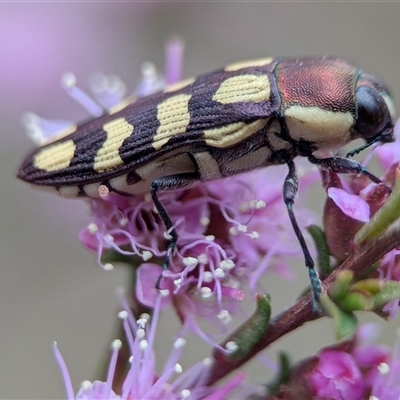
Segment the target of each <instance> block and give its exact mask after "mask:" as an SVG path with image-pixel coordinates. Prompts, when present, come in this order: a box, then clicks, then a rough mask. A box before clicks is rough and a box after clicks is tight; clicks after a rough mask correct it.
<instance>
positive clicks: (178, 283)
mask: <svg viewBox="0 0 400 400" xmlns="http://www.w3.org/2000/svg"><path fill="white" fill-rule="evenodd" d="M182 281H183V280H182V278H178V279H175V280H174V285H175V286H176V287H177V288H180V287H181V284H182Z"/></svg>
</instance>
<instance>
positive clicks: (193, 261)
mask: <svg viewBox="0 0 400 400" xmlns="http://www.w3.org/2000/svg"><path fill="white" fill-rule="evenodd" d="M198 263H199V260H198V259H197V258H195V257H185V258H184V259H183V264H184V265H186V266H187V267H196V266H197V264H198Z"/></svg>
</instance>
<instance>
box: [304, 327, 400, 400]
mask: <svg viewBox="0 0 400 400" xmlns="http://www.w3.org/2000/svg"><path fill="white" fill-rule="evenodd" d="M375 331H376V329H375V328H374V327H373V326H371V325H365V326H363V327H362V328H360V329H359V331H358V333H357V335H356V336H355V337H354V339H353V340H350V341H347V342H344V343H341V344H339V345H336V346H334V347H331V348H327V349H323V350H322V351H320V353H319V354H318V356H317V357H316V359H317V362H316V364H315V366H314V367H313V368H312V370H311V372H310V374H309V382H310V386H311V389H312V392H313V394H314V395H317V396H319V397H322V398H333V399H338V400H345V399H364V398H369V399H371V400H372V399H398V398H399V395H400V385H399V380H398V373H399V368H400V364H399V360H396V359H395V357H392V356H391V354H390V350H389V349H387V348H385V347H384V346H379V345H373V344H370V343H369V341H370V339H371V338H372V336H373V335H374V332H375ZM314 361H315V360H314Z"/></svg>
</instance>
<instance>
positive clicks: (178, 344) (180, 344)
mask: <svg viewBox="0 0 400 400" xmlns="http://www.w3.org/2000/svg"><path fill="white" fill-rule="evenodd" d="M184 346H186V340H185V339H184V338H177V339H176V340H175V342H174V347H175V348H176V349H180V348H181V347H184Z"/></svg>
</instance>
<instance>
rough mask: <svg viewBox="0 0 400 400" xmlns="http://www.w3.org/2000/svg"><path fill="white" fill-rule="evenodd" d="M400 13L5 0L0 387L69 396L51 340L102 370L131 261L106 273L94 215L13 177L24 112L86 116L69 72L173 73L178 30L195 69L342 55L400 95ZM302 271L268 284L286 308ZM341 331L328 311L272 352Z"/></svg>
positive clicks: (315, 201) (398, 8)
mask: <svg viewBox="0 0 400 400" xmlns="http://www.w3.org/2000/svg"><path fill="white" fill-rule="evenodd" d="M399 17H400V4H399V3H396V2H394V3H385V2H376V3H370V2H352V3H346V2H337V3H336V2H318V3H316V2H308V3H300V2H293V3H288V2H280V3H279V2H274V3H268V2H258V3H253V2H232V3H230V2H218V3H201V2H193V3H192V2H176V3H173V2H171V3H170V2H147V3H146V2H142V3H134V2H126V3H117V2H116V3H101V2H99V3H90V2H86V3H72V2H71V3H69V2H64V3H50V2H49V3H46V2H44V3H23V4H21V3H0V174H1V178H0V182H1V185H0V206H1V207H0V274H1V277H0V398H1V399H6V398H8V399H23V398H29V399H44V398H53V399H55V398H65V392H64V387H63V384H62V379H61V376H60V373H59V370H58V366H57V364H56V362H55V360H54V357H53V352H52V341H53V340H56V341H57V342H58V345H59V348H60V350H61V352H62V354H63V355H64V358H65V360H66V362H67V365H68V367H69V371H70V374H71V377H72V380H73V383H74V385H75V388H76V389H77V388H78V387H79V383H80V382H81V381H82V380H84V379H89V380H90V379H93V376H94V372H95V371H96V367H97V366H98V365H99V362H100V360H101V359H102V356H103V354H104V353H105V349H106V348H107V346H108V345H109V343H110V341H111V340H112V339H114V333H115V331H114V329H113V326H114V322H115V319H116V311H117V310H118V309H119V306H118V300H117V297H116V296H115V288H116V287H117V286H124V285H125V282H126V280H127V276H126V275H125V273H124V271H123V269H122V268H116V270H115V271H113V272H105V271H102V270H100V269H99V268H98V267H97V264H96V261H95V255H94V254H91V253H89V252H87V251H86V250H85V249H84V248H83V247H82V246H81V245H80V243H79V241H78V238H77V234H78V232H79V231H80V230H81V229H82V228H83V227H85V226H86V225H87V223H88V222H89V216H88V213H87V207H86V204H85V203H84V202H83V201H73V200H65V199H61V198H57V197H55V196H52V195H50V194H47V193H45V192H43V193H42V192H38V191H35V190H33V189H32V188H30V187H29V186H28V185H26V184H24V183H22V182H19V181H17V179H16V178H15V175H16V171H17V169H18V166H19V164H20V163H21V161H22V159H23V158H24V157H25V155H26V153H27V152H28V151H29V150H30V149H31V148H33V144H32V143H31V142H30V141H29V140H28V138H27V137H26V135H25V132H24V128H23V127H22V125H21V123H20V118H21V115H22V114H23V113H24V112H26V111H33V112H35V113H37V114H39V115H40V116H42V117H45V118H54V119H66V120H71V121H79V120H82V119H85V118H86V117H87V114H86V112H85V111H84V110H83V109H82V108H81V107H80V106H78V105H77V104H76V103H75V102H74V101H72V100H71V99H70V98H69V97H68V96H66V95H65V94H64V92H63V90H62V89H61V87H60V84H59V81H60V77H61V75H62V74H63V73H64V72H65V71H73V72H74V73H75V74H76V76H77V79H78V85H79V86H81V87H82V88H84V89H87V80H88V78H89V76H90V75H91V73H93V72H94V71H98V70H100V71H102V72H105V73H116V74H118V75H119V76H120V77H121V78H122V79H123V80H124V82H125V83H126V84H127V87H128V88H131V89H132V90H133V89H134V87H135V86H136V85H137V84H138V83H139V80H140V68H141V64H142V63H143V62H144V61H152V62H154V63H155V64H156V65H157V66H158V67H159V68H160V69H161V70H162V68H163V65H164V45H165V42H166V40H167V39H169V38H170V37H171V36H172V35H174V34H177V35H180V36H181V37H182V38H183V39H184V40H185V42H186V52H185V60H184V72H183V74H184V77H189V76H193V75H197V74H200V73H203V72H209V71H211V70H213V69H215V68H219V67H222V66H224V65H225V64H227V63H231V62H234V61H240V60H245V59H252V58H260V57H266V56H277V55H283V56H303V55H337V56H340V57H342V58H345V59H348V60H350V61H353V62H354V63H355V64H356V65H359V66H362V67H363V68H364V69H365V70H367V71H369V72H374V73H376V74H378V75H380V76H381V77H382V78H383V80H384V81H385V82H386V83H388V84H389V86H390V88H391V90H392V93H393V95H394V97H395V99H396V98H397V99H400V79H399V72H398V71H399V66H400V51H399V50H400V49H399V44H398V43H399V37H400V23H399ZM396 104H397V107H398V108H399V107H400V102H399V101H397V102H396ZM322 196H323V192H322V189H321V190H319V191H317V192H316V195H315V196H314V195H313V196H312V197H311V198H310V201H309V204H310V206H311V207H315V208H316V210H319V212H320V207H321V206H320V204H321V199H322ZM294 269H295V271H296V274H297V276H298V279H296V281H294V282H291V283H288V282H283V281H282V280H280V279H279V278H277V281H276V282H273V283H272V284H271V283H270V284H267V286H268V288H269V287H270V288H271V292H272V295H273V307H274V312H275V313H277V312H278V311H279V310H281V309H282V307H283V306H287V305H289V304H291V303H292V302H293V300H294V299H295V297H296V296H297V294H298V293H299V291H300V290H301V288H303V287H305V286H306V284H307V274H306V271H305V270H304V266H302V265H301V266H300V267H298V268H294ZM284 285H286V286H284ZM374 321H379V320H378V319H377V318H376V319H374ZM162 324H163V335H164V339H165V338H169V337H170V335H172V333H169V332H174V331H175V329H176V322H174V320H173V319H172V318H171V317H170V316H168V315H165V316H163V320H162ZM174 325H175V326H174ZM382 325H383V323H382ZM397 326H398V321H396V320H395V321H392V322H391V323H390V324H385V325H384V330H385V331H384V332H383V333H382V335H381V336H380V339H379V341H380V342H385V343H387V344H388V345H391V346H392V345H393V344H394V342H395V340H396V330H397ZM332 342H333V335H332V328H331V324H330V321H328V320H326V321H319V322H317V323H311V324H308V325H307V326H305V327H303V328H302V329H301V330H299V332H296V333H295V334H294V335H288V337H287V338H285V339H284V340H282V341H281V342H279V343H278V344H276V345H274V346H273V347H271V349H270V350H269V351H268V352H267V355H268V356H269V357H271V358H272V359H273V360H275V355H276V353H277V350H278V349H285V350H287V351H288V352H289V353H291V354H292V355H293V357H294V358H295V359H299V358H303V357H306V356H310V355H313V354H315V352H316V351H318V349H319V348H321V347H322V346H324V345H326V344H328V343H332ZM158 343H159V344H158V345H157V346H158V348H157V349H158V351H159V353H160V354H161V358H160V366H162V362H163V361H164V359H165V355H164V353H165V352H168V350H169V342H165V341H164V342H163V337H161V336H160V337H159V341H158ZM189 343H195V341H194V340H193V341H190V342H189ZM202 346H203V345H202V344H201V345H196V346H193V347H195V350H191V349H190V346H188V349H187V351H185V357H186V361H185V360H184V361H183V364H184V366H185V365H190V364H189V362H188V361H187V360H188V359H191V360H199V359H201V358H203V357H204V354H205V352H207V347H206V346H205V345H204V346H203V347H202ZM249 371H250V372H249V373H250V379H251V380H252V381H258V382H264V381H265V380H266V379H267V378H268V377H270V376H271V375H270V372H269V371H268V370H266V371H264V369H263V368H261V369H260V367H259V366H258V367H257V368H254V369H253V370H251V369H250V370H249Z"/></svg>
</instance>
